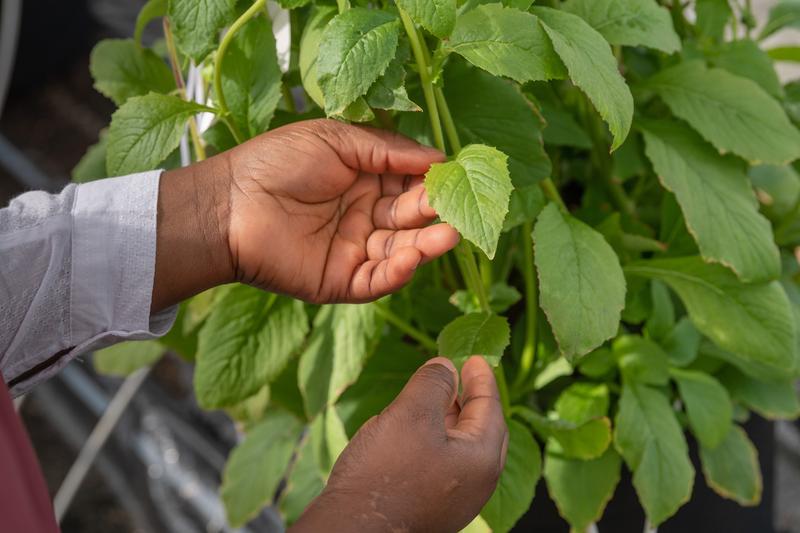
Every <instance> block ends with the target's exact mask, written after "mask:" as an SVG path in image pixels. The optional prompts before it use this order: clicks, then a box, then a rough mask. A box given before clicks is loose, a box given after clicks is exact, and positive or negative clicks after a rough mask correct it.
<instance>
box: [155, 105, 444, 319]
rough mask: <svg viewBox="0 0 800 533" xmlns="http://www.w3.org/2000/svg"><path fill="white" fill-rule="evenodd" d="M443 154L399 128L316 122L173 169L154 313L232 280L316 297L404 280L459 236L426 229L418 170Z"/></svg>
mask: <svg viewBox="0 0 800 533" xmlns="http://www.w3.org/2000/svg"><path fill="white" fill-rule="evenodd" d="M443 160H444V155H443V154H442V153H441V152H439V151H437V150H434V149H432V148H428V147H424V146H421V145H419V144H417V143H416V142H414V141H412V140H410V139H407V138H405V137H402V136H399V135H397V134H394V133H391V132H387V131H383V130H378V129H373V128H366V127H360V126H349V125H346V124H343V123H340V122H336V121H333V120H311V121H306V122H298V123H295V124H291V125H288V126H284V127H282V128H278V129H276V130H273V131H271V132H268V133H265V134H263V135H261V136H259V137H256V138H255V139H252V140H251V141H248V142H246V143H244V144H242V145H241V146H238V147H236V148H234V149H232V150H230V151H228V152H225V153H223V154H220V155H219V156H216V157H214V158H211V159H210V160H208V161H205V162H203V163H200V164H197V165H193V166H191V167H187V168H186V169H179V170H176V171H172V172H167V173H165V174H164V175H163V176H162V186H161V191H160V198H159V202H160V203H159V250H158V257H157V269H156V289H155V290H154V303H153V308H154V310H157V309H160V308H163V307H165V306H166V305H168V304H172V303H175V301H174V300H176V299H178V300H180V299H183V298H186V297H188V296H191V295H192V294H193V293H194V292H199V291H200V290H204V289H207V288H209V287H210V286H213V285H218V284H221V283H226V282H230V281H234V280H236V281H241V282H244V283H248V284H250V285H254V286H257V287H260V288H262V289H266V290H270V291H274V292H281V293H284V294H289V295H291V296H295V297H297V298H300V299H303V300H306V301H310V302H316V303H331V302H353V303H357V302H365V301H370V300H375V299H377V298H380V297H382V296H384V295H386V294H389V293H391V292H394V291H396V290H398V289H400V288H401V287H402V286H403V285H405V284H406V283H407V282H408V281H410V279H411V277H412V275H413V273H414V269H416V268H417V266H419V265H420V264H422V263H424V262H427V261H430V260H431V259H433V258H435V257H438V256H440V255H442V254H444V253H446V252H447V251H448V250H450V249H452V248H453V247H454V246H455V245H456V244H457V242H458V238H459V237H458V233H457V232H456V231H455V230H454V229H453V228H451V227H450V226H448V225H446V224H436V225H433V226H428V224H429V223H430V222H431V221H433V219H434V218H435V217H436V213H435V212H434V211H433V209H432V208H431V207H430V205H429V204H428V201H427V194H426V193H425V190H424V188H423V185H422V180H423V178H422V175H423V174H425V172H427V171H428V169H429V168H430V165H431V164H432V163H436V162H440V161H443ZM180 213H185V215H181V214H180ZM192 240H202V243H198V245H197V246H194V247H192V246H191V244H192ZM203 247H204V248H203ZM182 250H185V253H184V252H182ZM159 260H160V265H159ZM159 266H161V267H162V268H161V269H159V268H158V267H159ZM203 267H211V269H212V270H211V271H205V270H204V269H203ZM165 269H167V271H166V272H165ZM159 270H160V271H161V272H159ZM170 271H171V273H170ZM159 274H161V275H159ZM198 285H203V286H198ZM181 286H183V287H184V288H183V290H180V287H181ZM162 293H164V294H166V296H164V294H162Z"/></svg>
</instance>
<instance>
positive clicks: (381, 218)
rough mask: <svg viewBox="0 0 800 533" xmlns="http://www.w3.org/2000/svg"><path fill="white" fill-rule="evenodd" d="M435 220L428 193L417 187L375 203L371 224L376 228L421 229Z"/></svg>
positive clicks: (421, 187) (420, 186)
mask: <svg viewBox="0 0 800 533" xmlns="http://www.w3.org/2000/svg"><path fill="white" fill-rule="evenodd" d="M434 218H436V211H434V210H433V208H432V207H431V206H430V204H429V203H428V193H427V192H426V191H425V187H424V186H423V185H421V184H420V185H417V186H415V187H413V188H412V189H410V190H409V191H407V192H404V193H402V194H399V195H397V196H384V197H383V198H380V199H379V200H378V201H377V202H376V203H375V208H374V209H373V211H372V222H373V224H374V225H375V227H376V228H383V229H412V228H421V227H423V226H425V225H426V224H428V223H430V222H431V221H432V220H433V219H434Z"/></svg>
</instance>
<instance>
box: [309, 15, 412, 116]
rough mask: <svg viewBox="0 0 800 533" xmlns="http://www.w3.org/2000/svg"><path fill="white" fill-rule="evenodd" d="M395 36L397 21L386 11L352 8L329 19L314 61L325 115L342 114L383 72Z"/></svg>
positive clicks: (391, 56) (397, 26)
mask: <svg viewBox="0 0 800 533" xmlns="http://www.w3.org/2000/svg"><path fill="white" fill-rule="evenodd" d="M399 35H400V21H399V20H398V19H397V17H396V16H394V15H392V14H391V13H388V12H386V11H379V10H376V9H366V8H353V9H348V10H347V11H345V12H344V13H342V14H340V15H337V16H336V17H334V18H333V20H331V22H330V23H329V24H328V26H327V27H326V28H325V30H324V32H323V35H322V41H321V42H320V45H319V56H318V58H317V62H316V67H317V81H318V83H319V86H320V88H321V89H322V93H323V94H324V95H325V111H326V112H327V113H328V115H338V114H340V113H342V112H343V111H344V110H345V109H347V106H349V105H350V104H352V103H353V102H354V101H355V100H356V99H357V98H358V97H360V96H363V95H364V94H366V93H367V91H368V90H369V88H370V87H371V86H372V84H373V83H375V81H377V79H378V78H379V77H381V76H382V75H383V73H384V72H386V69H387V67H388V66H389V64H390V63H391V62H392V59H394V55H395V51H396V50H397V43H398V39H399Z"/></svg>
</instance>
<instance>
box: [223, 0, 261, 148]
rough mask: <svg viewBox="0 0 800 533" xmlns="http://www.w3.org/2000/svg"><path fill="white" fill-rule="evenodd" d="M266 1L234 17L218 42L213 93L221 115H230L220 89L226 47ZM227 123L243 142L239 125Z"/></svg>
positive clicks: (238, 140)
mask: <svg viewBox="0 0 800 533" xmlns="http://www.w3.org/2000/svg"><path fill="white" fill-rule="evenodd" d="M266 3H267V0H256V1H255V2H253V5H252V6H250V8H249V9H248V10H247V11H245V12H244V13H242V16H240V17H239V18H238V19H236V20H235V21H234V23H233V24H231V27H230V28H229V29H228V32H227V33H226V34H225V36H224V37H223V38H222V42H221V43H220V44H219V48H218V49H217V57H216V63H215V65H214V94H215V95H216V97H217V107H219V110H220V113H221V114H222V116H226V117H227V116H228V115H230V110H229V109H228V103H227V102H226V101H225V92H224V91H223V90H222V64H223V61H224V60H225V53H226V52H227V51H228V47H229V46H230V45H231V43H232V42H233V38H234V37H235V36H236V34H237V33H238V31H239V30H240V29H241V28H242V26H244V25H245V24H247V22H248V21H249V20H250V19H251V18H253V17H255V16H256V15H258V13H259V12H260V11H261V10H262V9H263V8H264V5H265V4H266ZM227 124H228V126H229V127H230V128H231V133H232V134H233V138H234V139H236V142H237V143H239V144H241V143H243V142H244V136H243V135H242V132H241V131H240V130H239V127H238V126H237V125H236V123H235V122H234V121H230V122H227Z"/></svg>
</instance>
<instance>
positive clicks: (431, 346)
mask: <svg viewBox="0 0 800 533" xmlns="http://www.w3.org/2000/svg"><path fill="white" fill-rule="evenodd" d="M373 305H374V306H375V310H376V311H377V312H378V314H379V315H381V316H382V317H383V318H384V320H386V321H387V322H388V323H390V324H391V325H393V326H394V327H396V328H397V329H399V330H400V331H402V332H403V333H405V334H406V335H408V336H409V337H411V338H412V339H414V340H415V341H417V342H418V343H420V344H421V345H422V346H424V347H425V348H427V349H428V350H431V351H433V352H435V351H437V350H438V349H439V348H438V346H437V345H436V341H435V340H433V339H432V338H431V337H429V336H428V335H426V334H425V333H423V332H422V331H420V330H418V329H417V328H415V327H414V326H412V325H411V324H409V323H408V322H406V321H405V320H403V319H402V318H400V317H399V316H397V315H396V314H394V313H393V312H392V311H391V310H390V309H389V307H387V306H386V305H384V304H382V303H380V302H375V303H374V304H373Z"/></svg>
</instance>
